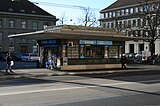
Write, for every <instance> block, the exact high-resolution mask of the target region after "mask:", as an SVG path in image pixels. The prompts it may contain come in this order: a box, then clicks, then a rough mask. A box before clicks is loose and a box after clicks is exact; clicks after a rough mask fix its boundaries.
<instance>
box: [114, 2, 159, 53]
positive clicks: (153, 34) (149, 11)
mask: <svg viewBox="0 0 160 106" xmlns="http://www.w3.org/2000/svg"><path fill="white" fill-rule="evenodd" d="M139 3H140V7H141V8H140V10H139V11H140V12H139V13H138V14H137V15H138V16H139V18H140V19H139V20H141V19H143V22H138V26H136V24H135V23H134V22H133V23H132V25H131V24H128V25H119V24H115V27H116V29H118V31H122V30H123V31H124V30H125V32H126V33H128V34H132V35H133V36H139V37H146V40H145V41H147V42H150V51H151V54H152V55H153V54H154V53H155V41H156V40H157V39H158V38H159V37H160V30H159V28H160V0H140V1H139ZM151 4H152V5H151ZM116 22H117V20H116ZM140 23H142V24H140ZM121 26H123V27H121Z"/></svg>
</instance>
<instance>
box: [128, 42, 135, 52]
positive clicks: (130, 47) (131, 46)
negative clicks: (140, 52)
mask: <svg viewBox="0 0 160 106" xmlns="http://www.w3.org/2000/svg"><path fill="white" fill-rule="evenodd" d="M129 53H134V44H129Z"/></svg>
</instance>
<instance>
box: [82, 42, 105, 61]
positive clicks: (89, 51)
mask: <svg viewBox="0 0 160 106" xmlns="http://www.w3.org/2000/svg"><path fill="white" fill-rule="evenodd" d="M85 57H86V58H103V57H104V47H103V46H90V45H86V50H85Z"/></svg>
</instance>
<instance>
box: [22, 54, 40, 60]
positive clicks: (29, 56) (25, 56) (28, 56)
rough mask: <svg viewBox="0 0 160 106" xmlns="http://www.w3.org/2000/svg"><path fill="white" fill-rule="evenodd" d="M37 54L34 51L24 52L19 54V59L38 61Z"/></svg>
mask: <svg viewBox="0 0 160 106" xmlns="http://www.w3.org/2000/svg"><path fill="white" fill-rule="evenodd" d="M39 58H40V57H39V56H38V54H36V53H25V54H22V55H21V60H22V61H38V60H39Z"/></svg>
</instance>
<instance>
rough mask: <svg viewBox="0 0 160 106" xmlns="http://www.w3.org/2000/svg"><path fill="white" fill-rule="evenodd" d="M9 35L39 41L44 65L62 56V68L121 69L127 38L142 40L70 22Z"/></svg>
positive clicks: (60, 58) (109, 30) (41, 61)
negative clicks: (121, 58)
mask: <svg viewBox="0 0 160 106" xmlns="http://www.w3.org/2000/svg"><path fill="white" fill-rule="evenodd" d="M9 37H11V38H23V39H34V40H37V43H38V45H39V55H40V57H41V59H40V63H41V64H42V67H43V66H44V64H45V61H47V60H52V61H57V60H56V59H59V60H60V63H61V66H60V70H93V69H106V68H121V64H120V57H121V54H123V53H124V50H125V41H126V40H134V39H135V40H137V39H139V40H142V39H143V38H137V37H126V36H125V35H124V33H122V32H119V33H117V32H115V31H114V30H112V29H105V28H95V27H84V26H71V25H64V26H54V27H48V28H47V29H45V30H42V31H36V32H30V33H23V34H16V35H9Z"/></svg>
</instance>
